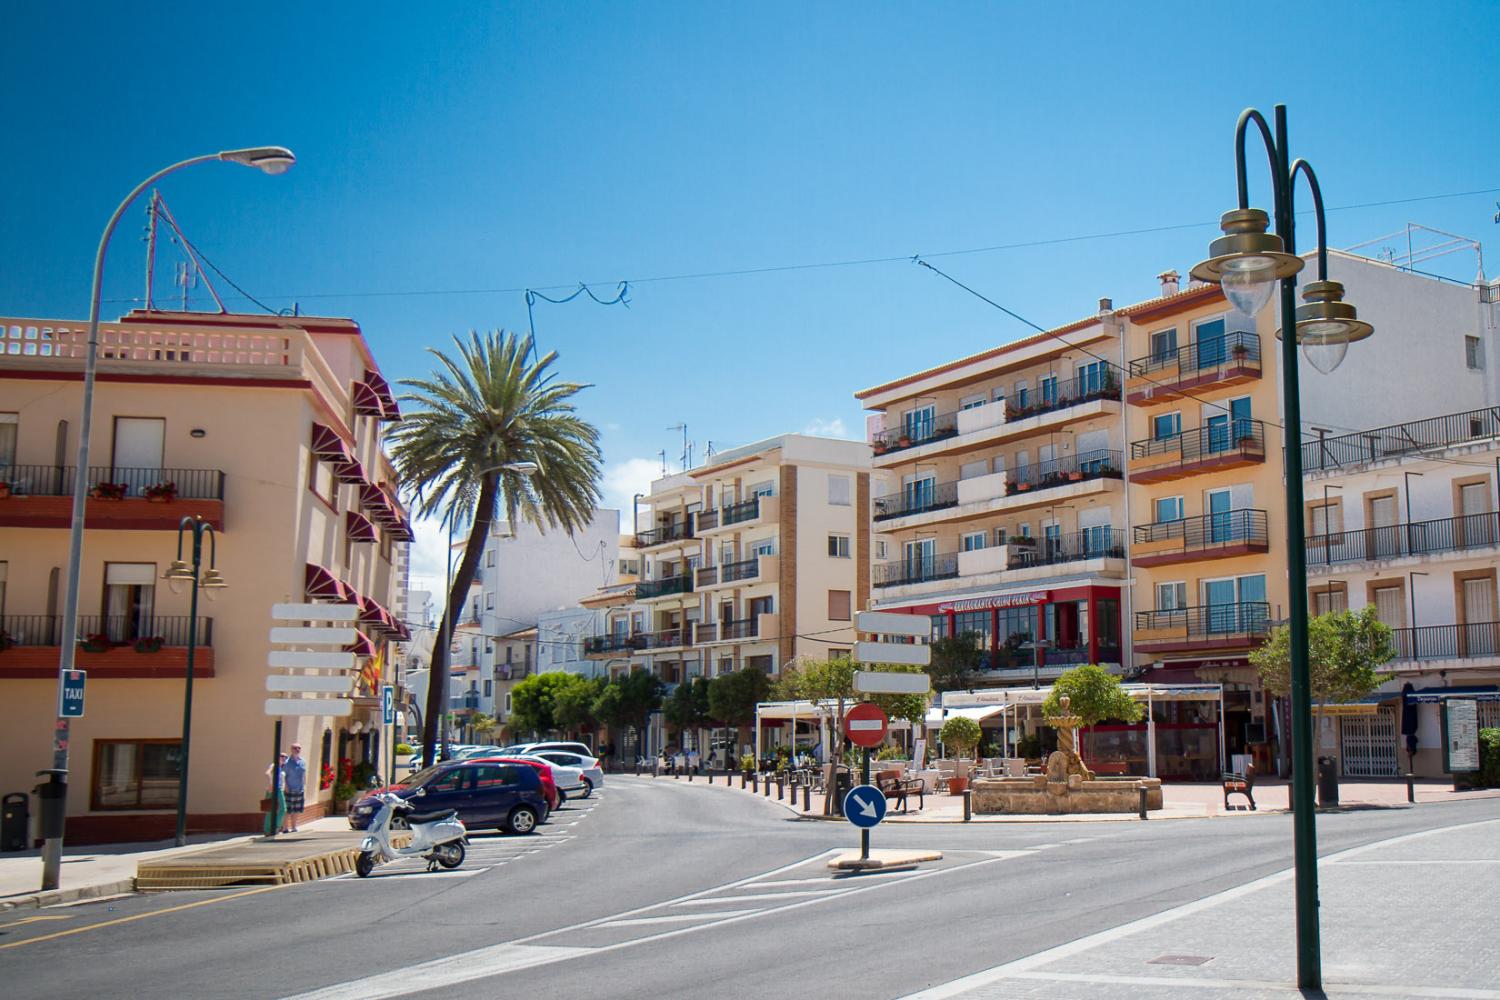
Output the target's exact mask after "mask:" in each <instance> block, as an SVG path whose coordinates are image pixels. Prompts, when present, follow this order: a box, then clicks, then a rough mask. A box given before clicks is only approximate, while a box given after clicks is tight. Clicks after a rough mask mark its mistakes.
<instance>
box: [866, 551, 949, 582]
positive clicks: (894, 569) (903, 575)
mask: <svg viewBox="0 0 1500 1000" xmlns="http://www.w3.org/2000/svg"><path fill="white" fill-rule="evenodd" d="M957 576H958V553H957V552H945V553H942V554H939V555H932V556H917V557H911V558H907V559H898V560H896V561H895V562H887V563H878V564H876V566H875V567H874V571H873V573H872V574H871V583H873V584H874V585H875V586H877V587H898V586H901V585H903V584H908V583H925V582H927V581H928V580H952V579H954V578H955V577H957Z"/></svg>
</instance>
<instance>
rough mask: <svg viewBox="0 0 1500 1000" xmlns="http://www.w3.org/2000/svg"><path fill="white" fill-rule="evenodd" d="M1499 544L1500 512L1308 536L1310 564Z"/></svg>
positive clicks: (1330, 563)
mask: <svg viewBox="0 0 1500 1000" xmlns="http://www.w3.org/2000/svg"><path fill="white" fill-rule="evenodd" d="M1495 545H1500V515H1497V514H1494V513H1489V512H1486V513H1483V514H1465V515H1463V516H1462V517H1440V518H1437V519H1435V520H1432V521H1413V522H1412V523H1410V524H1392V525H1389V526H1387V527H1384V528H1363V529H1360V530H1358V531H1336V532H1333V533H1332V534H1327V535H1313V536H1311V537H1310V538H1308V539H1307V562H1308V565H1317V564H1322V565H1324V566H1329V565H1332V564H1333V563H1345V562H1367V561H1373V560H1377V559H1399V558H1401V557H1402V556H1419V555H1427V554H1430V553H1434V552H1462V551H1464V550H1466V549H1486V548H1492V547H1493V546H1495Z"/></svg>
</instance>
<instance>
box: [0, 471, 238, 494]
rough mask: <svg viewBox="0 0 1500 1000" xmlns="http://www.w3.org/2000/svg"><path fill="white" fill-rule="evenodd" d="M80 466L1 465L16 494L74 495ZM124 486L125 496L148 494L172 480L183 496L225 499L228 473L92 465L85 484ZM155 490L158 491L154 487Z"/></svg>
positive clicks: (2, 474) (0, 480)
mask: <svg viewBox="0 0 1500 1000" xmlns="http://www.w3.org/2000/svg"><path fill="white" fill-rule="evenodd" d="M77 472H78V467H77V466H74V465H0V483H4V484H5V485H6V486H8V487H9V488H10V493H11V495H12V496H38V497H65V496H72V494H73V484H74V483H75V482H77V475H76V474H77ZM104 483H107V484H110V485H112V486H116V487H124V489H123V490H122V491H116V492H121V493H123V496H121V499H125V498H128V497H144V496H145V495H146V491H147V490H148V489H151V488H152V487H164V486H166V485H168V484H171V486H172V487H173V488H174V489H175V491H176V492H175V496H176V497H177V498H178V499H181V500H223V499H224V473H222V472H220V471H219V470H218V469H122V468H116V467H113V466H108V465H98V466H95V465H91V466H89V474H88V476H87V478H86V480H85V482H84V487H85V488H86V489H88V490H93V489H95V488H96V487H98V486H99V485H100V484H104ZM153 492H156V491H155V490H153Z"/></svg>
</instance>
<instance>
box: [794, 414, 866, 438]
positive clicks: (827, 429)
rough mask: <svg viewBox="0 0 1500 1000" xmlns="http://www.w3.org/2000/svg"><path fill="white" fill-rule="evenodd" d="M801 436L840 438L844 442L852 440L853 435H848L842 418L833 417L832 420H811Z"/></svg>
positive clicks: (847, 429)
mask: <svg viewBox="0 0 1500 1000" xmlns="http://www.w3.org/2000/svg"><path fill="white" fill-rule="evenodd" d="M802 433H803V434H811V435H813V436H815V437H831V438H842V439H844V440H845V441H852V440H854V435H853V434H850V433H849V428H848V427H847V426H845V424H844V418H843V417H834V418H833V419H832V420H822V419H818V420H813V421H811V422H810V423H808V425H807V426H806V427H804V428H802Z"/></svg>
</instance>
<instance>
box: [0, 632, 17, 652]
mask: <svg viewBox="0 0 1500 1000" xmlns="http://www.w3.org/2000/svg"><path fill="white" fill-rule="evenodd" d="M15 644H16V640H15V637H14V636H12V635H11V634H10V633H9V632H5V631H0V653H3V652H5V651H6V650H7V649H9V648H10V647H12V646H14V645H15Z"/></svg>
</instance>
